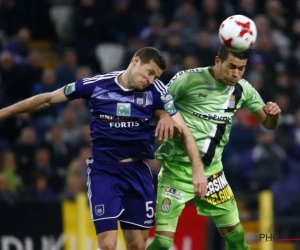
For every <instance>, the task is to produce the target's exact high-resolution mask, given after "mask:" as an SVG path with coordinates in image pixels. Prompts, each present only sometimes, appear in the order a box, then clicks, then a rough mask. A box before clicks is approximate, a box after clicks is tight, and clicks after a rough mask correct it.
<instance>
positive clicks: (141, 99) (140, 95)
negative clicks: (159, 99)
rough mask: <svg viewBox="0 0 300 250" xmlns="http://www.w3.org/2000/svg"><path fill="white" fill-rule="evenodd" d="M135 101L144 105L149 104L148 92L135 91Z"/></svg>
mask: <svg viewBox="0 0 300 250" xmlns="http://www.w3.org/2000/svg"><path fill="white" fill-rule="evenodd" d="M133 100H134V103H136V104H138V105H141V106H143V107H145V106H146V104H147V92H135V93H134V94H133Z"/></svg>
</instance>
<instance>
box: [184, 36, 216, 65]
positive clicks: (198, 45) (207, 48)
mask: <svg viewBox="0 0 300 250" xmlns="http://www.w3.org/2000/svg"><path fill="white" fill-rule="evenodd" d="M190 54H191V55H193V56H196V57H198V60H199V61H200V63H201V66H202V67H207V66H212V65H214V58H215V56H216V55H217V53H216V51H214V50H213V49H212V48H211V43H210V34H209V33H208V32H205V31H201V32H198V33H197V34H196V37H195V46H194V47H192V51H191V53H190Z"/></svg>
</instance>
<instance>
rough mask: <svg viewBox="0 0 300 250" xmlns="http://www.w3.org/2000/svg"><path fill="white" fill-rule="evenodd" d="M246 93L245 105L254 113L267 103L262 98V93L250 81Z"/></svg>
mask: <svg viewBox="0 0 300 250" xmlns="http://www.w3.org/2000/svg"><path fill="white" fill-rule="evenodd" d="M245 87H246V89H245V90H246V91H245V92H244V93H245V101H244V103H243V106H244V107H246V108H247V109H248V110H249V111H250V112H252V113H254V112H256V111H258V110H259V109H261V108H262V107H263V106H264V105H265V103H264V101H263V100H262V98H261V96H260V94H259V93H258V92H257V91H256V89H255V88H253V87H252V85H251V84H250V83H247V85H246V86H245Z"/></svg>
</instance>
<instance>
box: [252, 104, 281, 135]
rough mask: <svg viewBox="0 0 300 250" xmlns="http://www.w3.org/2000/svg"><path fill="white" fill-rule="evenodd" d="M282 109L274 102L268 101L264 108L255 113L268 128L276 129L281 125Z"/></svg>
mask: <svg viewBox="0 0 300 250" xmlns="http://www.w3.org/2000/svg"><path fill="white" fill-rule="evenodd" d="M280 114H281V110H280V108H279V107H278V105H277V104H276V103H274V102H268V103H267V104H266V105H265V106H264V107H263V108H261V109H259V110H258V111H256V112H255V113H254V115H255V116H256V118H257V119H258V120H259V122H260V123H261V124H262V125H263V126H264V127H265V128H266V129H270V130H272V129H275V128H277V127H278V125H279V121H280Z"/></svg>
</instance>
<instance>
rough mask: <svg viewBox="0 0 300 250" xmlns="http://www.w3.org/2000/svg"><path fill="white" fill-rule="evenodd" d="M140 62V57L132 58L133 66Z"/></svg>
mask: <svg viewBox="0 0 300 250" xmlns="http://www.w3.org/2000/svg"><path fill="white" fill-rule="evenodd" d="M139 61H140V58H139V57H138V56H134V57H133V58H132V63H133V65H137V64H138V63H139Z"/></svg>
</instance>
